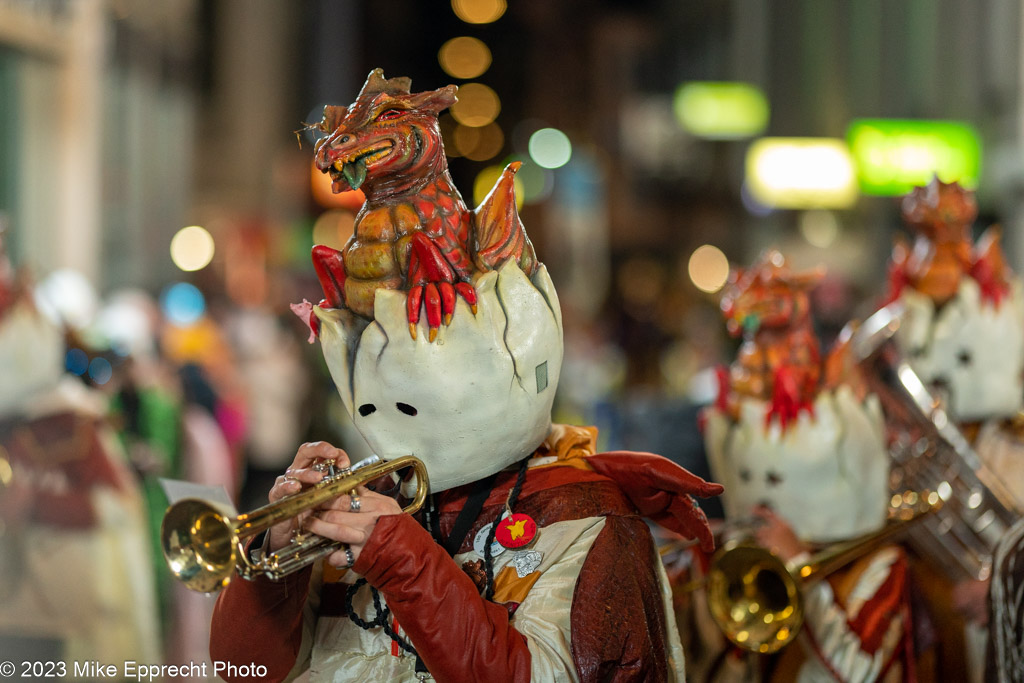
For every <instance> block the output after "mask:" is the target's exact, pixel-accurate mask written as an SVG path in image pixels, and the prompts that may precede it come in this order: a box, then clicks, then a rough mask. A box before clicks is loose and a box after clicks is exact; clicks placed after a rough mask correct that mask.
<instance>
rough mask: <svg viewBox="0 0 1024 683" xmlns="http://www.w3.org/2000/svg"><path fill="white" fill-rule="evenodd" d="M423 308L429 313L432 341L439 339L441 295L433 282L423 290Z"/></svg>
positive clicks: (428, 320)
mask: <svg viewBox="0 0 1024 683" xmlns="http://www.w3.org/2000/svg"><path fill="white" fill-rule="evenodd" d="M423 308H424V310H426V312H427V325H428V326H429V327H430V341H434V339H435V338H436V337H437V328H439V327H440V326H441V293H440V292H438V291H437V285H435V284H434V283H433V282H431V283H430V284H428V285H427V286H426V287H424V288H423Z"/></svg>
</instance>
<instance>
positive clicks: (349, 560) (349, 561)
mask: <svg viewBox="0 0 1024 683" xmlns="http://www.w3.org/2000/svg"><path fill="white" fill-rule="evenodd" d="M355 563H356V556H355V554H354V553H353V552H352V548H349V547H348V546H347V545H346V546H345V564H344V566H341V567H338V569H351V568H352V565H354V564H355Z"/></svg>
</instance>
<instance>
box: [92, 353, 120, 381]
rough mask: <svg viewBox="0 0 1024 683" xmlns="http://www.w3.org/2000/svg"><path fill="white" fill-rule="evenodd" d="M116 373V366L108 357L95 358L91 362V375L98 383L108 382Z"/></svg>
mask: <svg viewBox="0 0 1024 683" xmlns="http://www.w3.org/2000/svg"><path fill="white" fill-rule="evenodd" d="M113 375H114V368H113V367H111V365H110V361H108V360H107V359H106V358H93V359H92V362H91V363H89V377H90V378H91V379H92V381H93V382H96V384H106V383H107V382H109V381H110V378H111V377H113Z"/></svg>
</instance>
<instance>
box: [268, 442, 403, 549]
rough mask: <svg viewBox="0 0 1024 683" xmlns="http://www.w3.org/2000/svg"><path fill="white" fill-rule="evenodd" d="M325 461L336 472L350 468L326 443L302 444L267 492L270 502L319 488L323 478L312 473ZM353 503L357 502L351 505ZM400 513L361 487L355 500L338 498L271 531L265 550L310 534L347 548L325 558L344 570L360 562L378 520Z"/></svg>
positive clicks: (394, 504)
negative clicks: (299, 533)
mask: <svg viewBox="0 0 1024 683" xmlns="http://www.w3.org/2000/svg"><path fill="white" fill-rule="evenodd" d="M327 460H332V461H334V464H335V466H336V467H338V468H343V467H348V466H349V465H350V464H351V463H350V462H349V457H348V454H347V453H345V451H343V450H341V449H340V448H335V447H334V446H332V445H331V444H329V443H327V442H325V441H316V442H314V443H305V444H302V446H300V447H299V450H298V451H297V452H296V454H295V459H294V460H293V461H292V464H291V467H289V468H288V469H287V470H286V471H285V474H283V475H281V476H280V477H278V478H277V481H276V482H275V483H274V486H273V488H271V489H270V495H269V499H270V502H271V503H276V502H277V501H279V500H281V499H282V498H285V497H287V496H291V495H294V494H296V493H298V492H299V491H301V490H303V489H304V488H306V487H309V486H313V485H315V484H318V483H319V482H320V481H321V480H322V479H323V477H324V474H323V472H320V471H319V470H317V469H315V465H316V464H318V463H320V462H323V461H327ZM353 499H355V500H356V501H358V502H353ZM401 512H402V508H401V507H399V505H398V503H397V502H396V501H395V500H394V499H393V498H390V497H388V496H382V495H380V494H379V493H374V492H373V491H370V490H369V489H367V488H366V487H365V486H360V487H358V488H357V489H356V492H355V496H350V495H341V496H338V497H337V498H334V499H333V500H331V501H328V502H327V503H325V504H324V505H322V506H321V507H320V508H317V509H315V510H307V511H305V512H303V513H301V514H299V515H297V516H295V517H293V518H292V519H289V520H288V521H287V522H282V523H281V524H278V525H276V526H273V527H271V528H270V531H269V541H268V546H269V547H268V550H269V551H270V552H273V551H275V550H278V549H280V548H282V547H284V546H286V545H288V542H289V540H290V539H291V537H292V534H293V533H294V532H295V531H297V530H302V531H309V532H311V533H314V534H317V535H319V536H323V537H324V538H329V539H332V540H335V541H340V542H342V543H345V544H347V549H348V552H346V549H345V548H342V549H341V550H338V551H337V552H335V553H333V554H331V555H329V556H328V557H327V561H328V563H330V564H332V565H334V566H337V567H347V566H349V565H351V564H353V563H354V562H355V560H357V559H358V558H359V554H360V552H361V551H362V548H363V546H364V545H365V544H366V541H367V540H368V539H369V538H370V533H372V531H373V527H374V526H375V525H376V524H377V519H378V518H379V517H381V516H383V515H394V514H399V513H401ZM349 553H351V557H350V556H349Z"/></svg>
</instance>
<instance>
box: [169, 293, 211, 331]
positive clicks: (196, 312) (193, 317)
mask: <svg viewBox="0 0 1024 683" xmlns="http://www.w3.org/2000/svg"><path fill="white" fill-rule="evenodd" d="M160 309H161V310H162V311H163V313H164V317H165V318H167V321H168V322H169V323H171V324H172V325H176V326H178V327H187V326H188V325H191V324H193V323H195V322H196V321H197V320H199V319H200V318H201V317H202V316H203V313H204V312H205V311H206V298H205V297H204V296H203V293H202V292H200V291H199V288H198V287H196V286H195V285H191V284H189V283H187V282H178V283H175V284H173V285H170V286H169V287H167V288H166V289H164V291H163V293H161V295H160Z"/></svg>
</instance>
